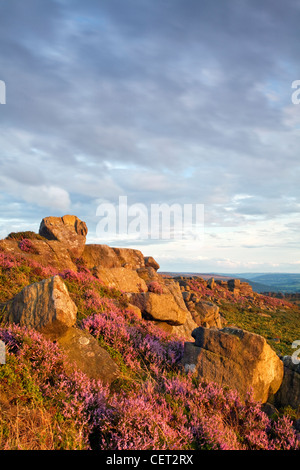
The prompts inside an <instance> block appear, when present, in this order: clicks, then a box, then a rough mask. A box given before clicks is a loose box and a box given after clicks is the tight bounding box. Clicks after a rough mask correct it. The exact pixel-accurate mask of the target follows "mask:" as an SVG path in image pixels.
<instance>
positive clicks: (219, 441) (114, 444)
mask: <svg viewBox="0 0 300 470" xmlns="http://www.w3.org/2000/svg"><path fill="white" fill-rule="evenodd" d="M118 313H120V312H114V315H112V319H114V320H116V319H117V316H118ZM101 316H102V315H100V314H99V315H97V316H95V317H94V318H93V320H91V321H90V322H88V319H87V320H86V321H85V323H86V325H87V324H89V325H90V327H91V329H92V325H93V328H94V333H96V332H98V331H102V325H100V323H101ZM106 318H108V315H107V316H106ZM128 320H131V322H132V325H131V328H132V330H130V328H129V327H127V328H126V325H125V322H123V324H121V325H120V330H119V332H120V336H119V350H121V351H124V352H126V353H127V352H128V351H130V350H131V351H132V360H131V361H130V360H129V361H127V364H128V365H129V364H130V363H131V366H132V367H136V366H137V364H138V363H139V364H140V365H139V367H140V369H144V371H146V370H148V371H149V372H150V374H151V375H149V373H148V374H147V376H146V377H145V378H144V379H143V380H142V378H140V379H139V380H138V381H133V382H132V383H131V386H130V387H128V386H127V387H126V389H122V388H120V387H119V388H115V389H113V390H111V391H109V389H108V388H107V387H104V386H103V385H102V384H101V383H100V382H95V381H93V380H90V379H88V378H87V377H86V376H85V375H84V374H82V373H80V372H73V373H72V374H70V373H68V372H67V370H68V369H67V368H66V367H65V364H66V359H65V357H64V355H63V353H62V352H61V350H60V349H59V347H58V346H57V344H54V343H52V342H51V341H48V340H46V339H45V338H44V337H43V336H42V335H40V334H39V333H37V332H36V331H33V330H27V329H25V328H23V327H19V326H16V325H14V326H11V327H9V328H0V339H1V340H2V341H4V342H5V344H6V350H7V364H6V366H5V367H2V368H0V384H1V390H2V393H6V394H7V395H8V396H10V395H9V394H12V393H14V400H15V401H16V402H17V403H19V406H20V404H22V407H23V408H24V409H27V410H29V409H32V407H33V406H34V407H35V409H39V410H43V413H44V416H47V417H48V418H47V419H48V422H47V426H48V429H50V430H51V436H52V438H51V443H50V444H51V448H53V449H98V450H117V449H122V450H127V449H132V450H134V449H137V450H143V449H155V450H175V449H178V450H184V449H224V450H225V449H233V450H245V449H253V450H256V449H263V450H273V449H276V450H277V449H278V450H279V449H289V450H293V449H299V448H300V447H299V441H297V439H296V434H295V432H294V430H293V428H292V426H291V423H290V421H289V420H288V419H287V418H282V419H278V420H277V421H276V422H272V421H271V420H270V419H269V418H268V417H267V416H266V415H265V414H264V413H263V412H262V411H261V410H260V407H259V405H258V404H257V403H255V402H253V401H251V399H250V398H249V399H248V400H246V403H243V402H241V400H240V399H239V397H238V395H237V393H236V392H233V391H230V390H228V391H226V390H224V389H222V388H221V387H219V386H217V385H214V384H201V383H199V382H197V381H195V379H194V378H193V377H192V375H190V374H189V375H186V374H184V373H183V372H181V371H180V370H179V369H178V368H176V362H177V360H178V358H179V357H180V354H179V349H178V345H177V348H176V347H174V344H172V342H169V343H168V342H167V341H166V336H164V335H162V339H164V340H165V342H164V343H163V347H158V343H156V341H155V340H156V339H157V340H158V337H155V336H154V337H152V334H151V332H150V331H148V332H147V333H148V335H149V338H150V337H152V338H151V339H152V341H151V342H150V341H149V338H147V341H146V343H144V340H145V338H146V337H147V335H146V336H145V333H146V331H147V328H146V325H143V326H142V328H141V330H140V331H137V329H134V328H133V327H134V326H136V325H135V323H134V318H133V317H132V318H131V319H130V318H129V317H128ZM105 323H106V327H108V328H109V329H110V332H109V334H108V335H107V338H109V339H110V340H112V341H113V344H115V346H116V345H117V339H116V338H115V337H114V335H113V334H112V325H109V324H108V322H107V321H106V322H105ZM104 327H105V325H104ZM117 330H118V326H117V325H115V332H116V333H117ZM137 333H140V335H138V334H137ZM96 336H97V335H96ZM158 336H160V334H159V335H158ZM125 339H127V340H128V341H129V342H130V343H131V344H130V345H129V346H124V342H123V340H125ZM145 344H146V345H150V344H151V348H153V352H152V353H151V359H150V360H151V361H152V362H156V364H159V365H160V366H162V367H161V368H160V370H156V368H153V369H150V368H149V367H148V366H149V364H148V360H147V359H145V356H142V354H143V353H144V351H145ZM168 348H170V349H171V350H172V354H171V355H170V354H169V353H168ZM146 349H147V346H146ZM175 353H176V354H177V356H176V354H175ZM170 357H171V359H170ZM125 359H126V360H127V358H125V357H124V360H125ZM163 361H165V364H164V363H163ZM170 372H172V373H170ZM175 372H176V375H174V373H175ZM141 377H142V376H141ZM9 413H13V410H12V409H11V410H10V411H6V412H4V411H1V412H0V436H1V445H0V446H1V448H12V447H11V441H10V436H12V435H13V433H14V431H15V429H14V424H13V420H12V419H9V418H11V417H10V414H9ZM3 426H4V427H3ZM24 432H25V435H23V436H19V437H18V441H17V443H16V442H15V441H14V446H15V447H14V448H20V449H29V448H30V447H28V445H29V444H28V440H27V439H26V431H24ZM50 444H49V445H50ZM39 445H40V443H39V442H37V443H35V448H40V447H39Z"/></svg>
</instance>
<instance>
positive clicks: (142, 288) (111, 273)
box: [94, 267, 148, 292]
mask: <svg viewBox="0 0 300 470" xmlns="http://www.w3.org/2000/svg"><path fill="white" fill-rule="evenodd" d="M94 274H95V276H97V277H98V278H99V279H101V280H102V281H103V283H104V284H105V285H106V286H109V287H114V288H116V289H119V290H121V291H123V292H147V290H148V288H147V284H146V283H145V281H144V280H143V279H142V278H141V277H140V276H139V275H138V274H137V272H136V271H134V270H132V269H126V268H103V267H97V268H95V270H94Z"/></svg>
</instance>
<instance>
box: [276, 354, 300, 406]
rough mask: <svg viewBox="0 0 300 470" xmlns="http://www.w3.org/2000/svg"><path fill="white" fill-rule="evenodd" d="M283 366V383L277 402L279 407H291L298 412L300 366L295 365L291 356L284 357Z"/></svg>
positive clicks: (299, 404) (299, 401)
mask: <svg viewBox="0 0 300 470" xmlns="http://www.w3.org/2000/svg"><path fill="white" fill-rule="evenodd" d="M283 365H284V376H283V381H282V384H281V386H280V388H279V390H278V392H277V393H276V395H275V402H276V405H277V406H278V407H284V406H290V407H291V408H295V409H296V410H297V409H298V408H299V407H300V364H299V363H297V364H296V363H294V362H293V360H292V357H291V356H284V357H283Z"/></svg>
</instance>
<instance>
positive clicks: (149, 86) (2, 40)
mask: <svg viewBox="0 0 300 470" xmlns="http://www.w3.org/2000/svg"><path fill="white" fill-rule="evenodd" d="M0 8H1V15H0V44H1V58H0V79H1V80H4V81H5V83H6V94H7V96H6V104H5V105H1V106H0V125H1V150H0V187H1V199H0V201H1V203H2V204H1V207H2V211H1V216H0V217H1V218H0V222H1V227H0V232H1V235H2V236H5V235H6V234H7V232H8V231H9V230H10V229H11V226H12V225H13V226H14V227H15V226H17V225H18V224H19V225H20V226H21V225H22V226H23V225H26V223H27V226H28V225H30V226H31V227H33V226H37V227H38V225H39V222H40V219H41V218H42V217H44V216H47V215H63V214H64V213H75V214H76V215H77V216H78V217H80V218H82V219H83V220H85V221H86V222H87V223H88V226H89V228H90V237H91V240H92V239H95V229H96V225H97V222H98V219H97V217H96V210H97V207H98V205H99V204H100V203H101V202H103V201H106V202H112V203H117V201H118V198H119V196H120V195H127V196H128V200H129V203H131V204H134V203H142V204H145V205H150V204H154V203H167V204H172V203H179V204H184V203H194V204H196V203H198V204H204V205H205V229H206V233H207V240H208V241H206V243H205V245H204V246H197V245H195V246H194V245H193V248H192V250H187V249H186V247H185V248H184V247H183V246H182V248H181V249H185V253H186V256H183V259H182V262H179V260H178V251H177V250H178V246H176V244H174V243H170V244H168V254H166V250H167V249H166V244H163V248H160V246H159V244H155V245H153V244H150V243H149V241H145V243H144V250H143V251H145V250H150V249H151V250H152V252H151V253H150V254H153V255H154V254H157V256H160V257H162V258H161V259H166V263H165V266H166V267H168V268H172V266H175V265H176V266H177V267H178V269H179V268H180V266H181V268H182V270H190V269H191V268H195V269H194V270H199V271H201V270H213V269H217V270H218V271H222V270H230V269H233V270H235V266H236V264H237V263H240V265H239V266H238V270H239V271H241V268H242V267H243V266H245V269H246V268H247V267H249V269H250V268H251V266H253V269H254V270H261V269H262V270H274V269H279V270H289V271H290V270H292V271H293V270H297V264H293V265H292V263H293V262H296V261H297V260H300V251H299V248H300V242H299V236H298V231H297V230H295V229H294V227H296V226H297V224H299V212H300V204H299V196H300V185H299V177H300V164H299V140H300V139H299V137H300V105H299V106H297V105H294V104H293V103H292V101H291V95H292V92H293V90H292V89H291V84H292V82H293V81H294V80H297V79H300V65H299V46H298V44H299V20H300V7H299V2H298V1H297V0H288V1H286V2H279V1H274V0H272V1H271V0H264V1H258V0H230V1H228V2H217V1H216V0H213V1H212V0H210V1H208V0H202V1H201V2H199V1H198V0H188V1H184V0H164V1H163V2H162V1H159V0H151V1H149V0H126V2H123V1H121V0H102V1H101V2H98V1H94V0H86V1H85V2H82V1H78V0H73V1H69V0H47V1H44V2H40V1H38V0H27V1H26V2H22V1H21V0H10V2H1V6H0ZM9 221H10V222H9ZM11 221H13V222H11ZM274 227H276V230H275V231H274ZM262 228H263V230H262ZM236 231H239V232H241V234H240V236H239V237H237V236H236ZM93 237H94V238H93ZM270 239H271V240H272V243H270ZM108 243H109V240H108ZM126 243H127V241H126ZM267 246H268V248H267ZM263 247H264V248H263ZM155 252H156V253H155ZM164 257H166V258H164ZM175 258H176V260H175ZM167 259H168V260H167ZM194 260H196V262H194ZM228 260H229V261H228ZM251 263H252V264H251ZM255 263H256V264H255ZM161 265H162V267H163V263H162V262H161ZM275 265H276V267H275ZM259 267H260V268H259ZM258 268H259V269H258Z"/></svg>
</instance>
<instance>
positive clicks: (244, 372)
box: [182, 327, 283, 403]
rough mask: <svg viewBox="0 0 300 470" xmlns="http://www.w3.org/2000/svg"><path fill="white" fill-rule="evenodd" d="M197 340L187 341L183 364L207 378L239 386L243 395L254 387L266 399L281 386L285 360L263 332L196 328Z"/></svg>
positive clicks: (257, 394)
mask: <svg viewBox="0 0 300 470" xmlns="http://www.w3.org/2000/svg"><path fill="white" fill-rule="evenodd" d="M192 336H193V337H194V338H195V343H185V350H184V356H183V359H182V364H183V365H184V367H185V368H186V369H189V370H194V372H195V373H196V374H197V375H198V377H199V378H201V379H202V380H204V381H207V382H216V383H218V384H220V385H221V386H228V387H229V388H232V389H236V390H238V392H239V393H240V395H241V397H242V398H245V396H246V394H247V392H248V391H249V390H250V389H252V392H253V397H254V399H255V400H257V401H261V402H263V403H264V402H266V401H268V398H269V397H271V396H273V395H274V394H275V393H276V392H277V390H278V389H279V387H280V385H281V382H282V378H283V363H282V361H281V360H280V359H279V357H278V356H277V355H276V353H275V352H274V351H273V350H272V349H271V347H270V346H269V345H268V344H267V342H266V340H265V339H264V338H263V337H262V336H259V335H256V334H253V333H250V332H248V331H245V330H240V329H237V328H223V329H221V330H220V329H212V328H203V327H198V328H196V329H195V330H194V331H193V333H192Z"/></svg>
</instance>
